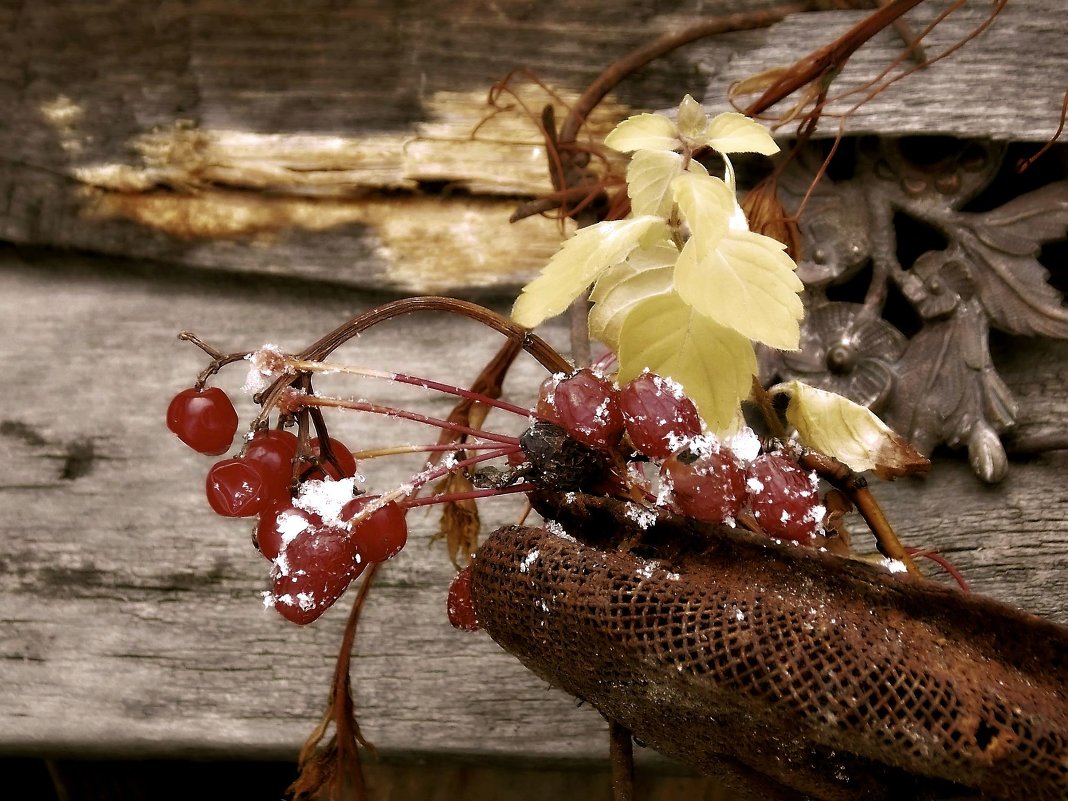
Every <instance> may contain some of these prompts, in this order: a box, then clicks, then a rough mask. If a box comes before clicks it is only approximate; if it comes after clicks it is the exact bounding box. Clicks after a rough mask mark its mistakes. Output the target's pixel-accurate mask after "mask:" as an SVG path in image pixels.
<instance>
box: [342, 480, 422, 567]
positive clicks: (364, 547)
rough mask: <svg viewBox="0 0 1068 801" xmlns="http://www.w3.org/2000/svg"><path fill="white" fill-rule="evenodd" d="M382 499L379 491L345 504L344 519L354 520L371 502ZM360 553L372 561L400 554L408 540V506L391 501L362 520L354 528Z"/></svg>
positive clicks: (379, 560)
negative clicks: (378, 494) (404, 507)
mask: <svg viewBox="0 0 1068 801" xmlns="http://www.w3.org/2000/svg"><path fill="white" fill-rule="evenodd" d="M376 500H378V496H377V495H361V496H360V497H358V498H353V499H352V500H351V501H349V502H348V503H346V504H345V505H344V506H343V507H342V508H341V514H340V515H339V517H340V519H341V520H342V521H347V520H352V518H354V517H356V515H357V514H359V512H360V510H361V509H363V508H364V507H365V506H367V504H369V503H371V502H372V501H376ZM352 536H353V538H354V539H355V540H356V542H357V543H358V544H359V547H360V553H362V554H363V556H364V558H365V559H366V560H367V561H368V562H384V561H386V560H387V559H389V558H391V557H393V556H396V555H397V554H398V553H400V552H401V549H402V548H404V544H405V543H406V542H407V541H408V521H407V519H406V518H405V513H404V510H403V509H402V508H401V507H400V506H398V505H397V504H396V503H395V502H393V501H390V502H389V503H387V504H386V505H385V506H383V507H382V508H381V509H379V510H377V511H376V512H374V513H372V514H371V516H370V517H368V518H367V519H366V520H363V521H361V522H360V523H359V524H358V525H357V526H356V528H355V529H353V531H352Z"/></svg>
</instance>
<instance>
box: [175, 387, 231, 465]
mask: <svg viewBox="0 0 1068 801" xmlns="http://www.w3.org/2000/svg"><path fill="white" fill-rule="evenodd" d="M167 428H169V429H170V430H171V431H173V432H174V433H175V434H176V435H177V436H178V439H180V440H181V441H182V442H184V443H185V444H186V445H188V446H189V447H190V448H192V449H193V450H195V451H198V452H199V453H206V454H209V455H211V456H218V455H219V454H222V453H226V451H227V450H229V448H230V443H232V442H233V441H234V434H235V433H237V412H236V411H235V410H234V404H232V403H231V402H230V398H229V397H227V395H226V393H225V392H223V391H222V390H221V389H219V388H218V387H208V388H207V389H202V390H201V389H197V388H196V387H189V388H188V389H183V390H182V391H181V392H179V393H178V394H177V395H175V396H174V399H173V400H171V402H170V405H169V406H168V407H167Z"/></svg>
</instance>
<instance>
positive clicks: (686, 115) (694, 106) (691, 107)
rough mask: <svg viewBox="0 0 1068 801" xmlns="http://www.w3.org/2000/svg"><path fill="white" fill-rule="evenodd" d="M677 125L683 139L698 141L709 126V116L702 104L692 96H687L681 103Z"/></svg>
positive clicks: (676, 119)
mask: <svg viewBox="0 0 1068 801" xmlns="http://www.w3.org/2000/svg"><path fill="white" fill-rule="evenodd" d="M675 124H676V125H677V126H678V129H679V133H680V134H681V135H682V136H683V138H685V139H696V138H697V137H699V136H700V135H701V133H702V132H703V131H704V130H705V128H706V127H707V126H708V115H707V114H705V110H704V108H702V107H701V104H700V103H698V102H697V101H696V100H694V99H693V98H692V97H690V95H686V97H684V98H683V99H682V102H681V103H679V113H678V114H677V115H676V116H675Z"/></svg>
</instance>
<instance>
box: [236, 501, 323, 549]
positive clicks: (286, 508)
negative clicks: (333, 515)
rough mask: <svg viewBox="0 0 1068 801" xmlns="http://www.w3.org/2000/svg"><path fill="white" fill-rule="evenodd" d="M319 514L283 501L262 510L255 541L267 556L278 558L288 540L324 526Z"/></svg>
mask: <svg viewBox="0 0 1068 801" xmlns="http://www.w3.org/2000/svg"><path fill="white" fill-rule="evenodd" d="M322 525H323V521H322V519H321V518H320V517H319V515H317V514H314V513H313V512H309V511H307V510H306V509H300V508H298V507H296V506H294V505H293V504H292V502H290V501H281V502H277V503H275V504H274V505H272V506H271V507H270V508H269V509H265V510H264V511H262V512H260V519H259V522H258V523H257V524H256V531H255V533H254V534H253V541H254V543H255V545H256V547H257V548H259V551H260V553H262V554H263V555H264V557H265V558H267V559H269V560H271V561H274V560H275V559H277V558H278V554H279V553H281V551H282V549H283V547H284V546H285V544H286V542H288V541H290V540H292V539H294V538H295V537H296V535H297V534H299V533H301V532H302V531H305V530H307V529H312V528H315V527H317V526H322Z"/></svg>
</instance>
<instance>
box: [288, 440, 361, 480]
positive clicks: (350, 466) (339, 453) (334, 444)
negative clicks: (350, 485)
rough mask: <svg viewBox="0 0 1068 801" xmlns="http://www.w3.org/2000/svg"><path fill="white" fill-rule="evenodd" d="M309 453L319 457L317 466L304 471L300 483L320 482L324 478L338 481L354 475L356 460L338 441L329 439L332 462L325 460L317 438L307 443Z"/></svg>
mask: <svg viewBox="0 0 1068 801" xmlns="http://www.w3.org/2000/svg"><path fill="white" fill-rule="evenodd" d="M308 447H309V448H311V452H312V453H313V454H314V455H315V456H317V457H319V465H318V466H317V467H313V468H311V469H310V470H308V471H306V472H305V474H304V475H302V476H301V480H302V481H322V480H323V479H324V478H332V479H334V480H335V481H340V480H341V479H343V478H352V477H353V476H354V475H356V459H355V457H353V455H352V451H350V450H349V449H348V448H346V447H345V444H344V443H343V442H341V441H340V440H336V439H334V438H333V437H330V454H331V456H332V457H333V460H331V459H328V458H326V456H324V455H323V454H322V453H321V451H320V447H319V438H318V437H316V438H315V439H313V440H312V441H311V442H309V443H308Z"/></svg>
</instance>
